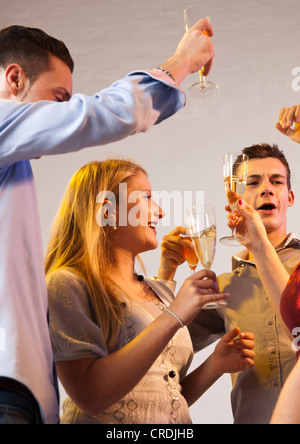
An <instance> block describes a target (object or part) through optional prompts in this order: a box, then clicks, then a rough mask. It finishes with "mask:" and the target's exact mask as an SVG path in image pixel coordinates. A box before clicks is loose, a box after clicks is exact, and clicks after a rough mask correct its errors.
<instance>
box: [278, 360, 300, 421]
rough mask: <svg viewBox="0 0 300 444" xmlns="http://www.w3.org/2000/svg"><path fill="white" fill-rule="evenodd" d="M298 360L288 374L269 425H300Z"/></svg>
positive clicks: (299, 372) (299, 362)
mask: <svg viewBox="0 0 300 444" xmlns="http://www.w3.org/2000/svg"><path fill="white" fill-rule="evenodd" d="M299 394H300V360H298V362H297V364H296V366H295V367H294V369H293V370H292V372H291V373H290V375H289V377H288V379H287V381H286V383H285V385H284V387H283V389H282V391H281V394H280V397H279V400H278V402H277V405H276V407H275V410H274V413H273V416H272V419H271V424H273V425H274V424H300V396H299Z"/></svg>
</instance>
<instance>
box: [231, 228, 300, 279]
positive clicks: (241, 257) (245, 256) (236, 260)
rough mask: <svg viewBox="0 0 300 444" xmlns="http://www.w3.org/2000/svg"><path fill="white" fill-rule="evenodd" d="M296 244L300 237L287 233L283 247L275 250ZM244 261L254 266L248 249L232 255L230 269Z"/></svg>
mask: <svg viewBox="0 0 300 444" xmlns="http://www.w3.org/2000/svg"><path fill="white" fill-rule="evenodd" d="M296 245H298V246H299V248H300V239H299V237H297V236H296V235H295V234H294V233H290V234H289V235H288V237H287V240H286V242H285V244H284V245H283V247H280V248H279V249H278V250H276V251H277V253H278V252H279V251H282V250H285V249H286V248H289V247H290V248H292V247H295V246H296ZM245 263H247V264H251V265H254V266H255V262H254V261H253V260H250V259H249V251H248V250H242V251H240V252H239V253H237V254H235V255H234V256H233V257H232V270H235V269H236V268H238V267H240V266H241V265H242V264H245Z"/></svg>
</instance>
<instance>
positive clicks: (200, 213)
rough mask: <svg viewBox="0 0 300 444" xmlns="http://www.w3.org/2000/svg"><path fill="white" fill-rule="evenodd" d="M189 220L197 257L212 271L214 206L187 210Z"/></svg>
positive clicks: (214, 233) (214, 241) (194, 207)
mask: <svg viewBox="0 0 300 444" xmlns="http://www.w3.org/2000/svg"><path fill="white" fill-rule="evenodd" d="M187 220H188V223H189V229H190V234H191V238H192V242H193V245H194V248H195V252H196V255H197V257H198V259H199V261H200V262H201V264H202V266H203V267H204V268H205V269H206V270H210V269H211V266H212V264H213V261H214V258H215V253H216V239H217V229H216V214H215V208H214V206H213V205H197V206H193V207H191V208H189V209H188V210H187ZM225 305H226V303H225V302H222V303H221V304H220V303H218V302H212V303H209V304H206V305H205V306H204V307H203V309H206V310H208V309H215V308H223V307H224V306H225Z"/></svg>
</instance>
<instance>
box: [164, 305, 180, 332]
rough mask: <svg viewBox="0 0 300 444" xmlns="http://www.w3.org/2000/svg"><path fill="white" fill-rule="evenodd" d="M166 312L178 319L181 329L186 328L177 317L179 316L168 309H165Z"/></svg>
mask: <svg viewBox="0 0 300 444" xmlns="http://www.w3.org/2000/svg"><path fill="white" fill-rule="evenodd" d="M165 311H167V312H168V313H170V314H171V315H172V316H174V318H175V319H177V321H178V322H179V324H180V326H181V328H183V327H184V323H183V322H182V320H181V319H180V318H179V317H178V316H177V314H175V313H173V312H172V311H171V310H169V309H168V308H165Z"/></svg>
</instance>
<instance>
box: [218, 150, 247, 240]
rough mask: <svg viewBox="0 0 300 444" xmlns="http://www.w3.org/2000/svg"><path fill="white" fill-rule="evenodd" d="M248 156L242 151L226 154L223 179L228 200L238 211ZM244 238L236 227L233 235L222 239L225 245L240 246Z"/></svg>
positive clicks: (243, 188) (234, 209) (233, 208)
mask: <svg viewBox="0 0 300 444" xmlns="http://www.w3.org/2000/svg"><path fill="white" fill-rule="evenodd" d="M248 160H249V158H248V156H246V154H241V153H228V154H225V156H224V162H223V179H224V188H225V194H226V197H227V201H228V203H229V205H230V207H231V209H232V211H234V212H236V207H237V203H238V201H239V200H240V199H242V197H243V194H244V191H245V187H246V182H247V172H248ZM243 241H244V238H243V237H241V236H239V235H237V234H236V227H234V228H233V230H232V235H231V236H226V237H223V238H222V239H220V242H221V243H222V244H223V245H229V246H233V247H235V246H239V245H240V243H241V242H243Z"/></svg>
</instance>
